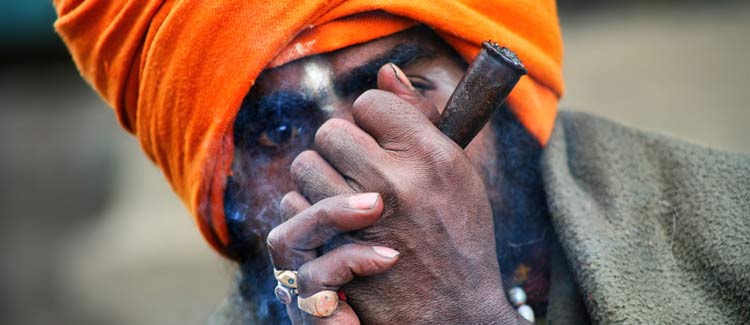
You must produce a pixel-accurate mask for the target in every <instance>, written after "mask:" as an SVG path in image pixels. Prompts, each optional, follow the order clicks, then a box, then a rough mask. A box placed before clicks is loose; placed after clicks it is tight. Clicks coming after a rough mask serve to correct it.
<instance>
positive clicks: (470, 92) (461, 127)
mask: <svg viewBox="0 0 750 325" xmlns="http://www.w3.org/2000/svg"><path fill="white" fill-rule="evenodd" d="M525 74H526V68H525V67H524V66H523V64H522V63H521V61H520V60H519V59H518V57H517V56H516V54H515V53H513V52H512V51H511V50H510V49H508V48H506V47H500V46H498V45H497V44H496V43H494V42H490V41H487V42H484V43H482V49H481V50H480V51H479V54H478V55H477V56H476V58H474V61H473V62H472V63H471V65H469V68H468V69H467V71H466V74H465V75H464V77H463V78H462V79H461V81H460V82H459V83H458V85H457V86H456V90H454V91H453V94H451V97H450V98H449V99H448V103H447V104H446V105H445V110H444V111H443V114H442V115H441V116H440V121H439V122H438V129H440V131H442V132H443V133H444V134H445V135H447V136H448V137H449V138H451V140H453V141H454V142H456V143H457V144H458V145H459V146H461V148H466V146H467V145H468V144H469V142H471V140H472V139H474V136H476V135H477V133H479V131H480V130H481V129H482V128H483V127H484V125H485V124H487V122H488V121H489V120H490V118H491V117H492V113H494V112H495V110H496V109H497V108H498V107H500V105H502V103H503V102H504V101H505V98H507V97H508V94H510V91H511V90H513V87H514V86H515V85H516V83H517V82H518V80H519V79H520V78H521V76H523V75H525Z"/></svg>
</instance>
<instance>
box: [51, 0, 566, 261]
mask: <svg viewBox="0 0 750 325" xmlns="http://www.w3.org/2000/svg"><path fill="white" fill-rule="evenodd" d="M54 4H55V7H56V10H57V14H58V17H59V18H58V20H57V22H56V23H55V28H56V30H57V32H58V33H59V34H60V35H61V37H62V38H63V40H64V42H65V43H66V45H67V46H68V48H69V50H70V52H71V54H72V57H73V60H74V61H75V63H76V65H77V66H78V69H79V70H80V72H81V75H82V76H83V77H84V78H85V79H86V80H87V81H88V82H89V83H90V84H91V85H92V86H93V88H94V89H96V91H97V92H98V93H99V94H100V95H101V96H102V97H103V98H104V100H105V101H106V102H107V103H108V104H109V105H110V106H111V107H112V108H113V109H114V111H115V113H116V114H117V117H118V119H119V121H120V123H121V124H122V126H123V127H124V128H125V129H126V130H128V131H129V132H131V133H133V134H134V135H135V136H136V137H138V139H139V140H140V143H141V146H142V148H143V150H144V152H145V153H146V155H148V157H149V158H150V159H151V160H152V161H153V162H154V163H155V164H156V165H158V166H159V167H160V168H161V170H162V171H163V173H164V175H165V176H166V178H167V180H168V181H169V183H170V184H171V186H172V188H173V189H174V190H175V192H176V193H177V194H178V195H179V197H180V198H181V199H182V200H183V202H184V203H185V204H186V205H187V207H188V208H189V209H190V211H191V213H192V214H193V216H194V217H195V220H196V223H197V225H198V226H199V228H200V230H201V232H202V234H203V235H204V237H205V238H206V240H207V241H208V242H209V243H210V244H211V245H212V246H213V247H214V248H215V249H216V250H217V251H218V252H219V253H222V254H227V252H226V247H227V245H228V244H229V242H230V240H231V238H230V235H229V231H228V229H227V227H226V222H225V216H224V205H223V201H222V199H223V194H224V188H225V182H226V177H227V175H228V174H229V173H230V167H231V161H232V155H233V142H232V126H233V124H234V119H235V116H236V114H237V112H238V110H239V108H240V104H241V102H242V99H243V98H244V96H245V95H246V94H247V92H248V91H249V89H250V88H251V87H252V86H253V82H254V80H255V79H256V78H257V76H258V75H259V74H260V73H261V71H262V70H263V69H265V68H268V67H275V66H279V65H282V64H284V63H287V62H290V61H293V60H295V59H299V58H302V57H306V56H310V55H314V54H320V53H325V52H330V51H333V50H336V49H340V48H344V47H347V46H350V45H354V44H359V43H363V42H367V41H370V40H374V39H377V38H380V37H384V36H387V35H391V34H394V33H397V32H399V31H403V30H405V29H407V28H409V27H412V26H414V25H415V24H418V23H422V24H425V25H427V26H429V27H431V28H432V29H434V30H435V31H436V32H437V33H438V34H439V35H440V36H441V37H442V38H443V39H444V40H445V41H446V42H447V43H448V44H450V45H451V46H453V47H454V48H455V49H456V50H457V51H458V52H459V53H460V54H461V55H462V56H463V58H464V59H466V60H467V61H470V60H471V59H472V58H473V57H474V55H476V53H477V52H478V50H479V45H480V43H481V42H482V41H484V40H488V39H491V40H493V41H496V42H498V43H499V44H500V45H503V46H507V47H510V48H511V49H512V50H513V51H515V52H516V53H517V54H518V55H519V57H520V58H521V60H522V61H523V62H524V64H525V65H526V67H527V69H528V70H529V75H528V76H527V77H524V78H523V79H521V81H520V82H519V83H518V85H517V86H516V89H515V90H514V91H513V93H512V94H511V95H510V97H509V98H508V103H509V104H510V106H511V107H512V108H513V109H514V112H515V114H516V115H517V116H518V118H519V120H520V121H521V122H522V123H523V124H524V125H525V127H526V128H528V129H529V131H530V132H531V134H533V135H534V136H535V137H536V138H537V140H538V141H539V142H541V143H542V144H544V143H546V141H547V139H548V138H549V135H550V133H551V131H552V125H553V124H554V119H555V114H556V105H557V101H558V99H559V98H560V96H561V95H562V93H563V80H562V67H561V66H562V41H561V35H560V30H559V24H558V19H557V8H556V5H555V2H554V1H553V0H493V1H486V0H482V1H466V0H464V1H456V0H426V1H425V0H411V1H394V0H380V1H376V0H354V1H322V0H311V1H252V0H225V1H215V2H206V1H189V0H186V1H170V0H131V1H124V0H85V1H84V0H55V1H54Z"/></svg>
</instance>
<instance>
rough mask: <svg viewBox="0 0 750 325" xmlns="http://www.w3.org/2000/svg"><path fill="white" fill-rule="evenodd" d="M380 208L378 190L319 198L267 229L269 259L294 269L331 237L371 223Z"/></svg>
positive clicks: (373, 221) (380, 200)
mask: <svg viewBox="0 0 750 325" xmlns="http://www.w3.org/2000/svg"><path fill="white" fill-rule="evenodd" d="M382 211H383V200H382V199H381V197H380V194H378V193H364V194H354V195H352V194H346V195H339V196H334V197H331V198H327V199H325V200H322V201H320V202H318V203H316V204H314V205H313V206H311V207H310V208H308V209H305V210H304V211H302V212H300V213H299V214H297V215H295V216H294V217H292V218H291V219H289V220H288V221H286V222H284V223H282V224H281V225H279V226H277V227H276V228H274V229H273V230H271V232H270V233H269V234H268V240H267V244H268V251H269V253H270V255H271V261H272V262H273V265H274V267H275V268H276V269H278V270H296V269H297V268H298V267H300V266H301V265H302V264H303V263H305V262H307V261H308V260H310V258H311V257H312V258H314V257H315V256H316V255H317V254H316V250H317V249H318V248H319V247H321V246H323V245H324V244H325V243H326V242H328V241H329V240H331V239H332V238H333V237H334V236H336V235H337V234H339V233H342V232H348V231H353V230H358V229H362V228H364V227H367V226H369V225H372V224H373V223H375V221H377V220H378V219H379V218H380V215H381V213H382Z"/></svg>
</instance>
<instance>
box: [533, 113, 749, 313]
mask: <svg viewBox="0 0 750 325" xmlns="http://www.w3.org/2000/svg"><path fill="white" fill-rule="evenodd" d="M542 169H543V178H544V186H545V192H546V193H547V202H548V205H549V209H550V215H551V217H552V223H553V225H554V229H555V233H556V234H557V235H558V238H559V240H560V243H561V244H562V247H563V249H564V251H565V256H567V259H568V262H569V265H570V267H571V270H572V274H573V277H574V278H575V281H576V283H577V284H578V287H579V290H580V294H581V295H582V296H583V298H584V302H585V303H586V306H587V308H588V311H589V313H590V316H591V319H592V320H593V321H594V323H597V324H613V323H627V324H748V323H750V309H748V306H750V256H749V255H748V252H750V236H748V234H749V233H750V156H747V155H742V154H737V153H729V152H724V151H721V150H715V149H710V148H705V147H701V146H697V145H693V144H689V143H685V142H683V141H680V140H676V139H673V138H670V137H667V136H663V135H656V134H650V133H647V132H642V131H638V130H634V129H630V128H627V127H624V126H622V125H619V124H616V123H612V122H610V121H607V120H604V119H601V118H597V117H593V116H591V115H587V114H583V113H571V112H561V113H560V115H559V118H558V122H557V126H556V127H555V131H554V133H553V136H552V137H551V139H550V141H549V143H548V145H547V147H546V148H545V152H544V155H543V157H542ZM571 292H572V291H571ZM550 300H551V301H553V300H555V298H554V297H553V296H552V293H551V296H550ZM558 302H559V303H558V304H557V305H556V306H555V310H554V311H553V310H550V320H551V321H554V322H556V323H567V322H566V321H563V320H568V319H571V318H570V317H569V316H570V315H575V314H576V313H569V312H565V310H566V309H567V310H568V311H572V310H578V309H580V308H579V307H577V306H575V304H572V303H571V302H574V299H562V300H559V301H558ZM573 323H574V324H580V322H579V321H575V322H573Z"/></svg>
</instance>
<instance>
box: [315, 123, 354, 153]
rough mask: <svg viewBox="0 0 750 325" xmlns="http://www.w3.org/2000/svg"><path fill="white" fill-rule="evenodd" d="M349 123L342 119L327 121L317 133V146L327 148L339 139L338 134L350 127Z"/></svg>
mask: <svg viewBox="0 0 750 325" xmlns="http://www.w3.org/2000/svg"><path fill="white" fill-rule="evenodd" d="M348 124H349V122H347V121H346V120H343V119H340V118H331V119H329V120H327V121H325V122H324V123H323V124H322V125H321V126H320V127H319V128H318V131H316V132H315V145H316V146H319V147H325V146H326V145H328V144H329V143H330V142H331V141H333V140H335V139H336V138H337V136H336V135H337V133H338V132H340V131H341V130H343V129H345V128H347V127H348Z"/></svg>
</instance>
